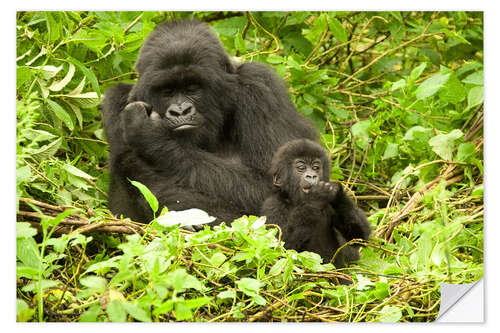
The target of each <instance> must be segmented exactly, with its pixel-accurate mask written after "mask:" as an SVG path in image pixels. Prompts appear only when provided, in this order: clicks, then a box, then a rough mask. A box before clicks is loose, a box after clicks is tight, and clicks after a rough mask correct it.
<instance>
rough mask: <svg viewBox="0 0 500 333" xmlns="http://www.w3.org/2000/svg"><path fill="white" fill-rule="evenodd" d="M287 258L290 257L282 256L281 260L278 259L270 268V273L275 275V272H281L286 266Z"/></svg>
mask: <svg viewBox="0 0 500 333" xmlns="http://www.w3.org/2000/svg"><path fill="white" fill-rule="evenodd" d="M287 260H288V259H286V258H281V259H280V260H278V261H276V263H274V265H273V267H271V269H270V270H269V275H275V274H278V273H280V272H281V271H282V270H283V268H284V267H285V264H286V262H287Z"/></svg>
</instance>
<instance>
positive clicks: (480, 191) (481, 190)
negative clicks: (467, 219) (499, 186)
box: [470, 184, 484, 197]
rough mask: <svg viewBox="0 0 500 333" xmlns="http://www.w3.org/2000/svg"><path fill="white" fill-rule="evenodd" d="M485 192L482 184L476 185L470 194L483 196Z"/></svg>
mask: <svg viewBox="0 0 500 333" xmlns="http://www.w3.org/2000/svg"><path fill="white" fill-rule="evenodd" d="M483 193H484V185H483V184H481V185H478V186H476V187H474V189H473V190H472V193H471V194H470V195H471V196H472V197H482V196H483Z"/></svg>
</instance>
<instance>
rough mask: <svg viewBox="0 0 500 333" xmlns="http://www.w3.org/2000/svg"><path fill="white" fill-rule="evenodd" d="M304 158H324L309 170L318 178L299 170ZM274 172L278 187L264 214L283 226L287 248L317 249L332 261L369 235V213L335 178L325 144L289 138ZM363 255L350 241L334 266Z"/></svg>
mask: <svg viewBox="0 0 500 333" xmlns="http://www.w3.org/2000/svg"><path fill="white" fill-rule="evenodd" d="M298 160H301V161H303V162H305V165H308V166H311V165H312V164H313V163H316V162H315V161H317V160H319V161H320V164H319V163H318V164H317V165H321V167H319V168H317V169H316V170H314V169H307V170H310V174H309V175H313V174H314V175H317V179H316V178H315V179H314V180H309V181H305V182H303V181H302V180H303V178H304V177H305V175H306V172H307V170H306V168H305V167H304V171H300V170H296V163H298V162H297V161H298ZM270 174H271V176H272V177H273V183H274V187H275V189H274V193H273V194H272V195H270V196H269V197H268V198H267V199H266V200H265V201H264V203H263V205H262V209H261V215H265V216H267V223H272V224H277V225H278V226H279V227H280V228H281V230H282V232H283V240H284V242H285V247H286V248H289V249H295V250H297V251H311V252H316V253H318V254H319V255H321V257H322V258H323V260H325V261H330V260H331V258H332V256H333V255H334V254H335V252H336V251H337V249H338V248H339V247H340V246H341V245H343V244H344V243H345V242H346V241H349V240H351V239H354V238H361V239H365V240H366V239H368V237H369V235H370V226H369V224H368V221H367V220H366V217H365V216H364V214H363V212H362V211H361V210H360V209H359V208H357V207H356V206H355V204H354V202H353V201H352V200H351V199H350V198H349V197H348V196H347V195H346V193H345V192H344V191H343V189H342V185H340V184H338V183H333V182H329V174H330V165H329V161H328V156H327V154H326V152H325V151H324V150H323V148H322V147H321V146H320V145H319V144H317V143H315V142H312V141H310V140H305V139H299V140H294V141H291V142H288V143H287V144H285V145H284V146H282V147H281V148H280V149H279V150H278V151H277V152H276V153H275V154H274V157H273V160H272V164H271V168H270ZM309 175H308V176H309ZM311 179H312V177H311ZM305 191H307V193H306V192H305ZM358 259H359V252H358V247H357V246H352V245H349V246H347V247H344V248H343V249H342V250H341V251H340V253H339V254H338V255H337V256H336V257H335V260H334V265H335V267H337V268H340V267H344V266H345V265H347V264H348V263H349V262H351V261H353V260H358Z"/></svg>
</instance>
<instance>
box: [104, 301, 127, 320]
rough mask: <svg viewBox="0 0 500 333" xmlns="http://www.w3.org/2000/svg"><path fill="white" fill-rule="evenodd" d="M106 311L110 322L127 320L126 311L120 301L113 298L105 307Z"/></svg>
mask: <svg viewBox="0 0 500 333" xmlns="http://www.w3.org/2000/svg"><path fill="white" fill-rule="evenodd" d="M106 313H107V314H108V317H109V320H111V321H112V322H125V321H127V311H125V308H124V307H123V305H122V302H121V301H119V300H117V299H114V300H112V301H111V302H109V303H108V306H107V307H106Z"/></svg>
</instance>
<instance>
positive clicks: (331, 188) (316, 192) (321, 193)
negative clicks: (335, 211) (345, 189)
mask: <svg viewBox="0 0 500 333" xmlns="http://www.w3.org/2000/svg"><path fill="white" fill-rule="evenodd" d="M340 186H341V185H340V184H339V183H334V182H324V181H320V182H318V183H317V184H315V185H313V186H312V187H311V190H310V192H309V196H310V197H311V198H312V199H313V200H314V199H318V200H324V201H327V202H333V201H335V199H336V198H337V194H338V193H339V192H340V191H341V190H342V189H341V187H340Z"/></svg>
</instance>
